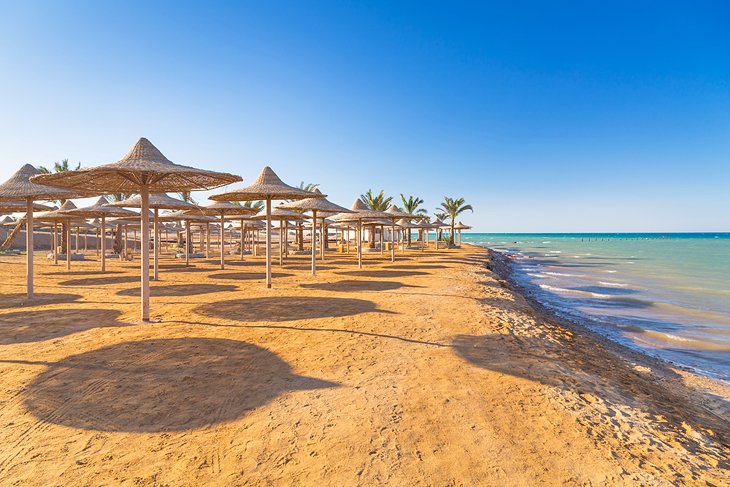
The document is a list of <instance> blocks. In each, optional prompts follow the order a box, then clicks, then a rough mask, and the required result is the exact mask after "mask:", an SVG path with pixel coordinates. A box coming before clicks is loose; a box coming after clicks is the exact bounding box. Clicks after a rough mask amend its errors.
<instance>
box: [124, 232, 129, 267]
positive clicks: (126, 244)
mask: <svg viewBox="0 0 730 487" xmlns="http://www.w3.org/2000/svg"><path fill="white" fill-rule="evenodd" d="M127 255H129V225H124V258H125V259H126V258H127Z"/></svg>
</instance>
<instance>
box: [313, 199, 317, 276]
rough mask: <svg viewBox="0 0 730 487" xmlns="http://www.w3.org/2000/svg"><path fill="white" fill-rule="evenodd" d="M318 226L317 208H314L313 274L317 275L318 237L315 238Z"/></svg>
mask: <svg viewBox="0 0 730 487" xmlns="http://www.w3.org/2000/svg"><path fill="white" fill-rule="evenodd" d="M316 226H317V210H312V275H313V276H316V275H317V239H316V238H314V228H315V227H316Z"/></svg>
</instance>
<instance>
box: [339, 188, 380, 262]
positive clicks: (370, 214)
mask: <svg viewBox="0 0 730 487" xmlns="http://www.w3.org/2000/svg"><path fill="white" fill-rule="evenodd" d="M330 218H331V219H332V220H334V221H336V222H356V223H357V227H356V232H355V234H356V236H357V267H358V269H362V222H363V220H377V219H380V218H387V219H390V215H389V214H388V213H385V212H384V211H376V210H371V209H370V208H368V207H367V205H366V204H365V203H363V201H362V200H361V199H360V198H356V199H355V201H354V202H353V203H352V206H350V212H349V213H338V214H336V215H333V216H331V217H330Z"/></svg>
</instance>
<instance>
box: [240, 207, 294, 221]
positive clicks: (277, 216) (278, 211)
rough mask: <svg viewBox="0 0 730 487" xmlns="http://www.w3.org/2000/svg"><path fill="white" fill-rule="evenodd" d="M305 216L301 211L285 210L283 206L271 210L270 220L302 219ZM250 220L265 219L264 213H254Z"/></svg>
mask: <svg viewBox="0 0 730 487" xmlns="http://www.w3.org/2000/svg"><path fill="white" fill-rule="evenodd" d="M305 218H306V217H305V216H304V215H302V214H301V213H297V212H296V211H291V210H286V209H284V208H280V207H276V208H274V209H272V210H271V219H272V220H304V219H305ZM251 219H252V220H266V214H265V213H261V214H259V215H256V216H254V217H251Z"/></svg>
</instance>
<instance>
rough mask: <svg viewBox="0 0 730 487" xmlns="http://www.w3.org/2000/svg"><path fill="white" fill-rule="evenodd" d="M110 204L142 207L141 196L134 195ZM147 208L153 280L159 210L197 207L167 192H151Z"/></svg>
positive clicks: (158, 252) (157, 259)
mask: <svg viewBox="0 0 730 487" xmlns="http://www.w3.org/2000/svg"><path fill="white" fill-rule="evenodd" d="M111 206H120V207H123V208H142V197H141V196H135V197H132V198H128V199H126V200H122V201H117V202H115V203H112V204H111ZM149 208H150V209H152V210H153V211H154V218H153V223H152V231H153V233H154V236H155V238H154V239H153V240H154V245H153V250H152V257H153V258H152V279H154V280H155V281H156V280H158V279H159V272H158V268H159V265H158V261H159V257H160V243H159V239H160V228H159V222H158V221H157V218H158V217H159V216H160V213H159V211H160V210H192V209H195V208H197V205H194V204H192V203H188V202H187V201H183V200H179V199H177V198H173V197H171V196H168V195H167V193H152V194H150V199H149Z"/></svg>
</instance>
